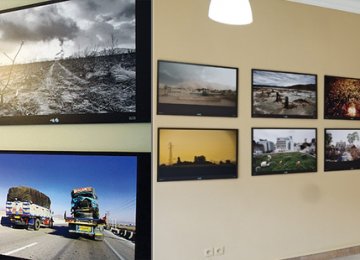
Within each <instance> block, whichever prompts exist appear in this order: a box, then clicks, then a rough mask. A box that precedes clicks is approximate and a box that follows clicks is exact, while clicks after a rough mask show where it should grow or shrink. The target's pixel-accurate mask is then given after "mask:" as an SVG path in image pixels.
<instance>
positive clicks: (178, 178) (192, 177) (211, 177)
mask: <svg viewBox="0 0 360 260" xmlns="http://www.w3.org/2000/svg"><path fill="white" fill-rule="evenodd" d="M161 130H174V131H176V130H189V131H231V132H234V133H235V135H236V137H235V140H234V141H235V142H236V143H235V151H234V152H235V160H236V162H235V173H234V174H229V175H224V174H218V175H210V174H209V175H206V174H202V175H199V174H191V175H188V176H184V175H178V176H176V175H174V176H171V177H168V176H163V175H161V172H160V139H161V133H160V132H161ZM157 137H158V143H157V147H158V149H157V181H158V182H168V181H192V180H215V179H236V178H238V175H239V158H238V157H239V147H238V146H239V130H238V129H235V128H172V127H160V128H158V134H157ZM195 141H196V140H194V142H195Z"/></svg>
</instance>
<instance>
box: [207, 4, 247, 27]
mask: <svg viewBox="0 0 360 260" xmlns="http://www.w3.org/2000/svg"><path fill="white" fill-rule="evenodd" d="M209 18H210V19H212V20H214V21H216V22H219V23H224V24H231V25H245V24H250V23H252V21H253V17H252V11H251V6H250V2H249V0H211V2H210V6H209Z"/></svg>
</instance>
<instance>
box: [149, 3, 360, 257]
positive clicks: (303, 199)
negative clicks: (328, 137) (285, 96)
mask: <svg viewBox="0 0 360 260" xmlns="http://www.w3.org/2000/svg"><path fill="white" fill-rule="evenodd" d="M250 2H251V5H252V10H253V16H254V22H253V23H252V24H251V25H247V26H228V25H223V24H219V23H215V22H213V21H211V20H209V19H208V17H207V11H208V4H209V1H192V0H183V1H176V0H156V1H153V93H154V94H153V126H152V130H153V134H152V140H153V149H152V151H153V176H154V177H153V256H154V259H156V260H167V259H173V260H177V259H178V260H182V259H219V260H220V259H252V260H256V259H264V260H267V259H283V258H287V257H294V256H300V255H306V254H311V253H317V252H323V251H327V250H333V249H339V248H344V247H349V246H353V245H358V244H360V234H359V232H358V229H357V227H358V226H359V225H360V207H359V206H358V204H359V203H358V201H357V198H359V197H360V189H359V188H358V187H359V183H360V175H359V170H349V171H334V172H324V128H344V127H346V128H359V126H360V123H359V121H355V120H353V121H350V120H347V121H345V120H325V119H323V118H324V117H323V115H324V113H323V110H324V109H323V107H324V75H334V76H344V77H354V78H360V70H359V66H358V60H359V58H360V53H359V51H358V46H360V37H359V36H358V34H357V33H356V32H357V30H358V28H359V25H360V16H359V15H355V14H350V13H345V12H340V11H335V10H330V9H323V8H319V7H313V6H306V5H301V4H296V3H292V2H288V1H284V0H268V1H262V0H251V1H250ZM157 60H170V61H179V62H191V63H200V64H209V65H218V66H230V67H237V68H239V97H238V104H239V109H238V117H236V118H225V117H196V116H169V115H157V114H156V102H157V99H156V94H157ZM253 68H255V69H266V70H280V71H290V72H300V73H312V74H316V75H318V118H317V119H280V118H277V119H271V118H252V117H251V69H253ZM159 127H161V128H162V127H189V128H219V127H220V128H235V129H239V147H238V149H239V156H238V157H239V158H238V160H239V166H238V171H239V172H238V178H237V179H223V180H221V179H219V180H201V181H177V182H157V180H156V176H157V167H156V162H157V153H158V150H157V142H158V139H157V129H158V128H159ZM252 127H269V128H271V127H285V128H286V127H297V128H301V127H315V128H316V129H317V133H318V140H317V141H318V143H317V152H318V153H317V155H318V161H317V172H315V173H299V174H285V175H270V176H252V175H251V128H252ZM212 248H224V254H223V255H219V256H214V257H210V258H209V257H208V258H206V257H205V256H204V252H205V251H206V250H207V249H212Z"/></svg>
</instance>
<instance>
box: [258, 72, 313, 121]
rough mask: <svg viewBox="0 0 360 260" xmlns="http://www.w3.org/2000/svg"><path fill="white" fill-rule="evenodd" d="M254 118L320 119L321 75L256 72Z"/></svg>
mask: <svg viewBox="0 0 360 260" xmlns="http://www.w3.org/2000/svg"><path fill="white" fill-rule="evenodd" d="M252 116H253V117H280V118H317V75H313V74H301V73H294V72H280V71H268V70H257V69H253V70H252Z"/></svg>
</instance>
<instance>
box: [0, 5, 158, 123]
mask: <svg viewBox="0 0 360 260" xmlns="http://www.w3.org/2000/svg"><path fill="white" fill-rule="evenodd" d="M47 3H48V4H44V3H41V5H39V6H37V5H31V6H30V7H29V6H27V7H24V8H18V9H11V10H7V12H5V11H3V12H1V13H0V35H1V41H0V105H1V108H2V109H1V111H0V124H63V123H113V122H115V123H123V122H124V123H126V122H150V74H151V72H150V71H151V45H150V43H151V40H150V38H151V32H150V31H151V19H150V13H151V1H141V0H102V1H101V3H100V2H99V1H96V0H71V1H48V2H47Z"/></svg>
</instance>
